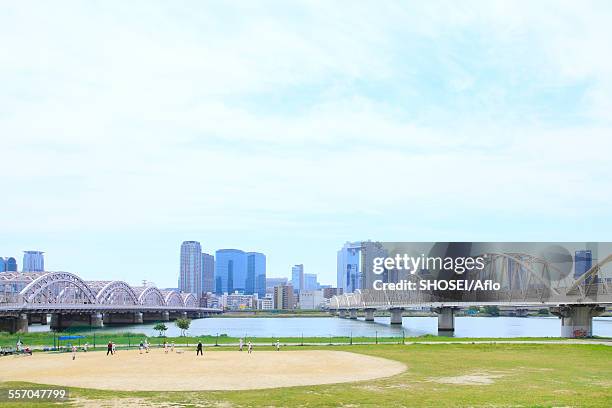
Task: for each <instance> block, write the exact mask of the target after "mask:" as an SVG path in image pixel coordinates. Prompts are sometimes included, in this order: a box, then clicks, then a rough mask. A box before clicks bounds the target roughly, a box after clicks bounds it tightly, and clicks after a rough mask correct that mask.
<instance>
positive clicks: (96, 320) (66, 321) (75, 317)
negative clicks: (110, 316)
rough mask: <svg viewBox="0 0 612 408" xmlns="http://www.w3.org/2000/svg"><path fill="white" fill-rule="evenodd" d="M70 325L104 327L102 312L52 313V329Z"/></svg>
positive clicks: (64, 327)
mask: <svg viewBox="0 0 612 408" xmlns="http://www.w3.org/2000/svg"><path fill="white" fill-rule="evenodd" d="M69 327H88V328H90V327H102V314H101V313H69V314H62V313H53V314H52V315H51V330H61V329H66V328H69Z"/></svg>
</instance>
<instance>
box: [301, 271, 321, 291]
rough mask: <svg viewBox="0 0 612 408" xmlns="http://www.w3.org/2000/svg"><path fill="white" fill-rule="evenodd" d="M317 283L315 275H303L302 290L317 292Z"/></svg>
mask: <svg viewBox="0 0 612 408" xmlns="http://www.w3.org/2000/svg"><path fill="white" fill-rule="evenodd" d="M319 286H320V285H319V282H317V274H316V273H305V274H304V290H311V291H312V290H319Z"/></svg>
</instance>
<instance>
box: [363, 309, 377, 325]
mask: <svg viewBox="0 0 612 408" xmlns="http://www.w3.org/2000/svg"><path fill="white" fill-rule="evenodd" d="M375 311H376V309H366V310H365V321H366V322H373V321H374V312H375Z"/></svg>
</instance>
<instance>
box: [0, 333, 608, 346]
mask: <svg viewBox="0 0 612 408" xmlns="http://www.w3.org/2000/svg"><path fill="white" fill-rule="evenodd" d="M68 335H69V336H83V338H80V339H70V340H61V341H60V340H59V337H60V336H68ZM144 339H147V341H148V342H149V343H150V344H151V345H153V346H156V345H161V344H163V343H164V341H166V342H168V343H175V344H176V345H177V346H193V345H195V344H196V343H197V342H198V341H202V343H203V344H204V345H205V346H215V345H218V346H223V345H230V344H237V343H238V342H239V341H240V338H239V337H231V336H226V335H224V334H220V335H207V336H184V337H182V336H177V337H164V336H162V337H160V336H150V337H147V336H146V335H145V334H143V333H129V332H119V333H110V332H107V331H81V332H80V331H71V332H62V333H52V332H43V333H22V334H8V333H5V332H2V333H0V346H2V347H14V346H15V344H16V343H17V341H18V340H21V342H22V343H23V344H24V345H28V346H34V347H38V348H40V347H50V348H51V347H59V346H66V345H67V344H68V343H70V344H77V345H83V344H85V343H88V344H89V346H90V347H92V346H93V345H94V344H95V345H96V347H97V348H104V347H105V345H106V344H107V343H108V342H109V341H113V342H115V343H116V344H118V345H119V346H120V347H137V346H138V345H139V343H140V342H141V341H143V340H144ZM597 339H604V340H605V339H609V338H601V337H600V338H597ZM277 340H279V341H280V342H281V344H290V345H301V344H321V345H325V344H335V345H342V344H345V345H351V344H357V343H371V344H402V343H411V342H448V341H451V342H472V341H504V340H512V341H552V340H555V341H559V340H563V341H565V340H567V339H564V338H561V337H518V338H495V337H485V338H461V337H444V336H433V335H425V336H419V337H402V336H396V337H362V336H355V337H350V336H331V337H301V336H299V337H245V338H244V341H252V342H253V343H254V344H257V345H271V344H272V343H274V342H276V341H277Z"/></svg>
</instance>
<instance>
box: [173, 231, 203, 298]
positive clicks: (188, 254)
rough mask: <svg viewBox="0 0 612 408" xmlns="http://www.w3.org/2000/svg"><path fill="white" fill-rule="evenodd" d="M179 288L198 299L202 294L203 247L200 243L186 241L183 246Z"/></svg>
mask: <svg viewBox="0 0 612 408" xmlns="http://www.w3.org/2000/svg"><path fill="white" fill-rule="evenodd" d="M178 288H179V290H181V291H183V292H185V293H193V294H195V295H196V296H198V298H199V297H200V296H201V294H202V246H201V245H200V243H199V242H198V241H184V242H183V243H182V244H181V269H180V274H179V281H178Z"/></svg>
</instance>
